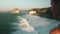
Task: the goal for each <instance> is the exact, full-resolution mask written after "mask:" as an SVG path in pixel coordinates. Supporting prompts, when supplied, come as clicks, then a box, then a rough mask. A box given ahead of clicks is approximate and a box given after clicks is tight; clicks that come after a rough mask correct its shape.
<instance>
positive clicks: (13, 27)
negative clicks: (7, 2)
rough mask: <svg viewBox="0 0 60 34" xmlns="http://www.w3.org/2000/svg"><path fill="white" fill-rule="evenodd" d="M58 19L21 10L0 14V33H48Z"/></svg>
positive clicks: (57, 22)
mask: <svg viewBox="0 0 60 34" xmlns="http://www.w3.org/2000/svg"><path fill="white" fill-rule="evenodd" d="M59 24H60V21H56V20H52V19H47V18H42V17H40V16H35V15H31V14H28V11H21V13H20V14H18V15H15V14H0V34H49V32H50V30H51V29H53V28H56V27H57V26H58V25H59Z"/></svg>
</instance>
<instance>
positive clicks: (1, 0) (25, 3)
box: [0, 0, 50, 10]
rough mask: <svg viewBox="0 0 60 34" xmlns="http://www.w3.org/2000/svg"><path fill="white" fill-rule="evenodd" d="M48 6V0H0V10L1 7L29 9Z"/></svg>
mask: <svg viewBox="0 0 60 34" xmlns="http://www.w3.org/2000/svg"><path fill="white" fill-rule="evenodd" d="M44 7H50V0H0V10H2V9H13V8H19V9H21V10H22V9H31V8H44Z"/></svg>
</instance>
